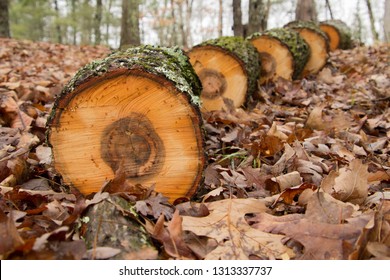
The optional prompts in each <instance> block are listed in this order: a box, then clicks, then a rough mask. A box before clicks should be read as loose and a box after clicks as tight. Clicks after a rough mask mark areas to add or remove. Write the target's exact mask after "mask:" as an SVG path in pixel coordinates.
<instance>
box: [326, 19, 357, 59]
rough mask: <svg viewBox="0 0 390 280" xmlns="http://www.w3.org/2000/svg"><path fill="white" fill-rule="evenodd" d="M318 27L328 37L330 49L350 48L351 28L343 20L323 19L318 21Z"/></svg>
mask: <svg viewBox="0 0 390 280" xmlns="http://www.w3.org/2000/svg"><path fill="white" fill-rule="evenodd" d="M320 28H321V30H322V31H324V32H325V33H326V35H327V36H328V38H329V47H330V50H331V51H334V50H336V49H343V50H346V49H350V48H352V35H351V30H350V28H349V27H348V25H347V24H345V23H344V22H343V21H341V20H327V21H323V22H320Z"/></svg>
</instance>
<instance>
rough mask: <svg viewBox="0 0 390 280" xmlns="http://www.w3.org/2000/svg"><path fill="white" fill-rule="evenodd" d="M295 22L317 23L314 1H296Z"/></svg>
mask: <svg viewBox="0 0 390 280" xmlns="http://www.w3.org/2000/svg"><path fill="white" fill-rule="evenodd" d="M295 20H303V21H314V22H316V21H317V10H316V4H315V1H314V0H298V3H297V6H296V9H295Z"/></svg>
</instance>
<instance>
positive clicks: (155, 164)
mask: <svg viewBox="0 0 390 280" xmlns="http://www.w3.org/2000/svg"><path fill="white" fill-rule="evenodd" d="M101 156H102V159H103V160H104V161H105V162H106V163H107V164H108V165H109V166H110V167H111V169H112V170H113V171H114V173H115V172H116V171H117V170H118V169H119V168H120V167H122V168H123V170H124V172H125V174H126V177H127V178H136V177H143V176H149V175H154V174H156V173H158V172H159V171H160V170H161V168H162V166H163V163H164V159H165V149H164V144H163V142H162V140H161V138H160V137H159V136H158V134H157V133H156V131H155V129H154V127H153V124H152V123H151V121H150V120H149V119H148V118H147V117H146V116H145V115H143V114H140V113H131V114H130V115H129V116H128V117H125V118H122V119H119V120H117V121H115V122H113V123H112V124H110V125H108V126H107V127H106V128H105V129H104V131H103V135H102V137H101Z"/></svg>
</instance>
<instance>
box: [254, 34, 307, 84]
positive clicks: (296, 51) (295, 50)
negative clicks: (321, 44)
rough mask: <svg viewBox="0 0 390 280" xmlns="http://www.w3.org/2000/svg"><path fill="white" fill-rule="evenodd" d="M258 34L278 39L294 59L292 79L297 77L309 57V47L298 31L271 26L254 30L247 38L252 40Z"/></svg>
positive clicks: (258, 35)
mask: <svg viewBox="0 0 390 280" xmlns="http://www.w3.org/2000/svg"><path fill="white" fill-rule="evenodd" d="M260 36H269V37H271V38H274V39H276V40H278V41H280V42H281V43H282V44H283V45H285V46H286V47H287V48H288V49H289V51H290V52H291V54H292V57H293V59H294V72H293V75H292V78H293V79H297V78H298V77H299V75H300V74H301V72H302V70H303V68H304V67H305V65H306V63H307V61H308V60H309V57H310V48H309V46H308V45H307V43H306V42H305V40H303V39H302V38H301V36H299V33H298V32H296V31H294V30H291V29H287V28H273V29H270V30H267V31H264V32H256V33H254V34H252V35H250V36H249V37H248V38H247V39H248V40H252V39H254V38H257V37H260Z"/></svg>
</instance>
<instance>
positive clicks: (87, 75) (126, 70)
mask: <svg viewBox="0 0 390 280" xmlns="http://www.w3.org/2000/svg"><path fill="white" fill-rule="evenodd" d="M130 73H132V74H135V75H142V76H145V77H147V76H149V77H150V78H151V79H154V80H157V81H158V82H159V83H161V84H163V85H166V86H170V87H172V88H173V89H175V90H177V91H180V92H182V93H183V94H184V96H186V99H187V100H188V102H189V104H191V105H192V106H191V108H192V109H193V112H194V116H193V117H191V118H195V120H193V122H194V123H198V124H199V132H200V135H199V136H200V139H199V140H200V143H199V149H200V150H199V156H200V157H199V158H200V160H201V163H200V165H201V168H199V170H200V171H201V172H199V174H198V175H197V176H196V178H195V180H194V184H193V185H192V187H191V188H189V189H188V192H187V193H186V196H187V197H191V196H193V195H194V194H195V193H196V191H197V190H198V188H199V186H200V185H201V184H202V181H203V180H204V178H203V172H204V169H205V166H206V158H207V154H206V151H205V145H206V144H205V133H206V132H205V130H204V128H203V119H202V114H201V112H200V105H201V101H200V93H201V91H202V84H201V82H200V80H199V78H198V76H197V74H196V73H195V70H194V69H193V68H192V65H191V63H190V61H189V58H188V56H187V55H185V53H184V52H183V51H182V50H181V49H179V48H177V47H175V48H166V47H156V46H151V45H144V46H140V47H136V48H129V49H127V50H119V51H115V52H113V53H111V54H110V55H108V56H107V57H105V58H104V59H101V60H95V61H93V62H91V63H89V64H87V65H85V66H84V67H82V68H81V69H80V70H79V71H78V72H77V73H76V74H75V75H74V76H73V78H72V79H71V80H70V81H69V82H68V83H67V84H66V85H65V86H64V88H63V89H62V91H61V93H60V95H59V96H57V97H56V99H55V102H54V104H53V107H52V110H51V112H50V115H49V117H48V120H47V123H46V127H47V129H46V143H47V145H48V146H49V147H53V146H52V144H51V142H50V133H51V127H52V126H56V125H57V124H56V123H57V121H58V119H59V116H60V115H61V113H62V111H63V109H64V108H65V106H66V105H67V104H68V103H69V101H70V100H71V99H72V98H73V97H74V96H76V95H77V94H78V93H80V92H81V91H82V90H84V89H85V88H88V87H89V86H90V85H92V84H94V83H95V82H97V81H101V80H104V79H107V78H112V77H116V76H119V75H125V74H130ZM178 73H180V74H179V75H178Z"/></svg>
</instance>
